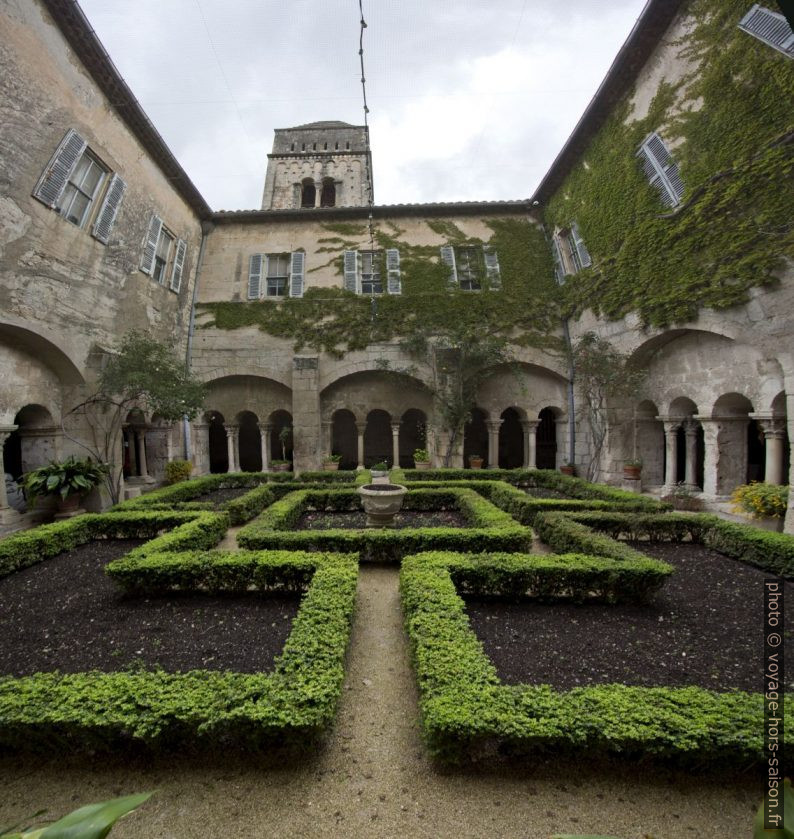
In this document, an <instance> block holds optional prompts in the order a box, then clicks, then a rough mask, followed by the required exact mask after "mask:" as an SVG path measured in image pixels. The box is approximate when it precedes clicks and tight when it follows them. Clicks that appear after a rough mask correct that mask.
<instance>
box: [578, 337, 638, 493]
mask: <svg viewBox="0 0 794 839" xmlns="http://www.w3.org/2000/svg"><path fill="white" fill-rule="evenodd" d="M572 358H573V370H574V381H575V383H576V386H577V390H578V392H579V393H580V394H581V397H582V404H581V406H580V410H579V414H580V416H581V417H582V419H584V420H585V421H586V422H587V426H588V428H589V430H590V440H591V444H592V448H591V451H590V461H589V463H588V467H587V478H588V480H591V481H593V480H595V479H596V478H597V476H598V471H599V463H600V460H601V453H602V451H603V449H604V442H605V440H606V436H607V431H608V429H609V416H608V410H609V403H610V402H611V401H613V400H615V399H619V398H620V397H623V396H629V395H631V394H633V393H635V392H636V390H637V389H638V388H639V387H640V385H641V384H642V381H643V379H644V377H645V374H644V372H643V371H642V370H639V369H637V368H636V367H634V366H633V365H632V364H631V362H630V360H629V358H628V356H625V355H623V354H622V353H620V352H618V351H617V350H616V349H615V348H614V347H613V346H612V345H611V344H610V343H609V341H607V340H605V339H604V338H599V337H598V336H597V335H596V334H595V333H594V332H586V333H585V334H584V335H582V337H581V338H579V340H578V341H577V342H576V343H575V344H574V345H573V347H572Z"/></svg>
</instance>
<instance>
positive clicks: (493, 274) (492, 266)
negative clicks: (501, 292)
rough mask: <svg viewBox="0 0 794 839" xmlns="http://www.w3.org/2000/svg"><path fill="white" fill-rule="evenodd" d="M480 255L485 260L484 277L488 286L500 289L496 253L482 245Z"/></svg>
mask: <svg viewBox="0 0 794 839" xmlns="http://www.w3.org/2000/svg"><path fill="white" fill-rule="evenodd" d="M482 255H483V258H484V260H485V276H486V278H487V279H488V285H489V286H490V287H491V288H494V289H500V288H501V287H502V274H501V272H500V270H499V257H498V256H497V254H496V251H495V250H493V249H491V248H489V247H488V245H483V248H482Z"/></svg>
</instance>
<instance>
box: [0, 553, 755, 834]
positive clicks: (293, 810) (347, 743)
mask: <svg viewBox="0 0 794 839" xmlns="http://www.w3.org/2000/svg"><path fill="white" fill-rule="evenodd" d="M417 717H418V711H417V695H416V688H415V685H414V679H413V673H412V671H411V668H410V664H409V658H408V648H407V642H406V639H405V635H404V632H403V629H402V615H401V612H400V606H399V596H398V591H397V570H396V569H395V568H383V567H378V566H371V565H367V566H363V567H362V569H361V572H360V577H359V591H358V610H357V616H356V621H355V624H354V629H353V638H352V644H351V649H350V653H349V657H348V665H347V679H346V682H345V689H344V691H343V697H342V703H341V706H340V709H339V716H338V719H337V723H336V725H335V727H334V730H333V732H332V734H331V736H330V739H329V742H328V744H327V747H326V748H325V750H324V751H323V752H322V753H321V754H320V755H319V757H317V758H316V759H315V760H313V761H309V762H307V763H305V764H303V765H302V766H298V767H280V768H276V769H272V768H271V769H267V768H262V767H252V766H250V765H247V764H242V763H240V765H237V764H236V763H235V762H232V761H226V762H224V761H222V760H216V761H210V760H205V761H201V762H199V761H196V762H192V763H189V764H186V763H183V762H177V761H171V762H161V763H158V764H155V765H151V766H142V765H140V764H138V765H127V764H121V763H118V764H115V765H111V766H108V765H106V764H104V763H97V764H96V765H95V766H93V767H89V768H87V767H85V766H77V767H69V768H68V769H65V768H64V767H63V766H61V765H58V764H57V763H55V762H52V763H49V764H45V765H42V764H41V763H40V762H37V761H35V760H32V759H30V760H28V759H24V760H20V759H7V760H4V761H0V825H2V824H6V823H9V822H14V821H16V819H17V818H21V817H24V816H25V815H26V814H29V813H32V812H35V811H36V810H37V809H39V808H41V807H46V808H47V809H48V811H49V812H50V813H51V814H52V815H53V816H55V815H60V814H63V813H65V812H67V811H69V810H71V809H74V808H75V807H77V806H78V805H79V804H84V803H87V802H89V801H98V800H101V799H103V798H109V797H111V796H115V795H122V794H127V793H131V792H138V791H142V790H151V789H156V790H157V791H158V792H157V794H156V795H155V797H154V798H153V799H152V800H151V801H150V802H149V803H148V804H146V805H145V806H144V807H143V808H142V810H141V811H140V812H138V813H135V814H133V815H132V816H130V817H129V818H128V819H126V820H125V821H123V822H121V823H120V824H119V825H118V827H117V828H115V829H114V831H113V833H112V834H111V836H113V837H115V839H193V838H194V837H195V838H196V839H198V837H201V839H215V837H218V838H220V837H224V836H229V835H231V836H240V837H261V839H264V838H265V837H267V839H282V838H283V839H293V837H366V839H369V838H370V837H372V839H391V838H392V837H395V839H396V837H428V839H431V837H432V839H442V837H455V839H458V837H477V839H479V838H480V837H482V839H493V837H511V839H513V837H522V839H547V837H549V836H551V835H552V834H553V833H554V832H560V831H562V832H568V833H570V832H574V833H588V832H590V833H592V832H596V833H608V834H614V835H616V836H620V837H623V839H643V837H644V836H645V834H646V833H648V834H652V835H653V836H654V837H656V838H657V839H724V837H726V836H732V837H733V836H736V837H740V836H749V834H750V824H751V821H752V813H753V811H754V808H755V806H756V805H757V802H758V800H760V792H759V789H760V784H759V783H751V782H750V781H749V780H747V779H744V780H740V781H735V780H728V781H726V779H725V778H722V779H720V780H714V781H711V782H709V781H703V780H700V779H697V778H692V777H685V776H683V775H679V776H672V775H669V774H661V775H650V774H648V773H644V772H643V770H642V768H641V767H637V766H636V765H634V766H631V767H627V768H626V770H625V771H624V772H622V773H618V774H616V773H614V772H613V773H611V774H604V773H599V772H595V771H589V770H588V768H587V766H586V765H583V764H582V763H579V764H578V765H576V766H574V767H571V766H568V767H555V766H552V765H546V764H537V763H536V764H533V765H532V766H531V767H528V768H527V769H526V771H522V772H517V771H516V770H515V769H512V770H503V771H499V772H493V773H488V774H486V773H478V774H466V773H441V772H439V771H437V770H436V769H435V768H434V767H433V765H432V764H431V763H430V762H429V761H428V760H427V758H426V756H425V752H424V750H423V747H422V744H421V741H420V738H419V724H418V718H417Z"/></svg>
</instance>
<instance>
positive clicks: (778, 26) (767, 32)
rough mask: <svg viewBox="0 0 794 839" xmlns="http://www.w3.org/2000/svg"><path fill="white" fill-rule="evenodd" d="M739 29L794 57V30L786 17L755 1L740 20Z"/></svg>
mask: <svg viewBox="0 0 794 839" xmlns="http://www.w3.org/2000/svg"><path fill="white" fill-rule="evenodd" d="M739 29H742V30H744V31H745V32H747V33H748V34H749V35H752V36H753V37H755V38H758V40H759V41H763V42H764V43H765V44H768V45H769V46H770V47H772V48H773V49H776V50H778V51H779V52H782V53H783V54H784V55H787V56H789V57H794V31H792V29H791V27H790V26H789V22H788V21H787V20H786V18H785V17H784V16H783V15H781V14H778V12H773V11H771V10H770V9H765V8H764V7H763V6H760V5H759V4H758V3H755V4H754V5H753V7H752V9H750V11H749V12H747V14H746V15H745V16H744V17H743V18H742V19H741V21H739Z"/></svg>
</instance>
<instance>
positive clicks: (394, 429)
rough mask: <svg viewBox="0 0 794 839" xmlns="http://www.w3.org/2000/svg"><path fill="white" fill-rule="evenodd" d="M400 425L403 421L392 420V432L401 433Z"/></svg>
mask: <svg viewBox="0 0 794 839" xmlns="http://www.w3.org/2000/svg"><path fill="white" fill-rule="evenodd" d="M400 425H401V423H400V421H399V420H397V421H394V422H392V424H391V433H392V434H399V433H400Z"/></svg>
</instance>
